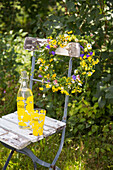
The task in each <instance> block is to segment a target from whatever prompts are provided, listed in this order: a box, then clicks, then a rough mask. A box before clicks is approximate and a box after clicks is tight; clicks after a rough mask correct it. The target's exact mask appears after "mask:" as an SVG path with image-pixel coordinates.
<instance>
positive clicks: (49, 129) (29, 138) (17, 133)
mask: <svg viewBox="0 0 113 170" xmlns="http://www.w3.org/2000/svg"><path fill="white" fill-rule="evenodd" d="M65 125H66V124H65V123H64V122H61V121H58V120H55V119H52V118H49V117H47V116H46V118H45V124H44V131H43V135H42V136H34V135H32V130H31V129H20V128H19V126H18V117H17V112H15V113H11V114H8V115H5V116H3V117H2V118H0V141H2V142H4V143H6V144H8V145H10V146H12V147H14V148H16V149H22V148H24V147H25V146H27V145H29V144H30V143H31V142H37V141H39V140H41V139H43V138H44V137H47V136H50V135H52V134H54V133H55V132H56V131H57V130H59V129H62V128H63V127H64V126H65Z"/></svg>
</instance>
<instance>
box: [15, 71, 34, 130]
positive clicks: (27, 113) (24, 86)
mask: <svg viewBox="0 0 113 170" xmlns="http://www.w3.org/2000/svg"><path fill="white" fill-rule="evenodd" d="M33 110H34V102H33V93H32V91H31V89H30V88H29V87H28V76H27V72H26V71H23V72H22V73H21V85H20V88H19V91H18V94H17V114H18V125H19V127H20V128H23V129H29V128H30V122H31V114H32V113H33Z"/></svg>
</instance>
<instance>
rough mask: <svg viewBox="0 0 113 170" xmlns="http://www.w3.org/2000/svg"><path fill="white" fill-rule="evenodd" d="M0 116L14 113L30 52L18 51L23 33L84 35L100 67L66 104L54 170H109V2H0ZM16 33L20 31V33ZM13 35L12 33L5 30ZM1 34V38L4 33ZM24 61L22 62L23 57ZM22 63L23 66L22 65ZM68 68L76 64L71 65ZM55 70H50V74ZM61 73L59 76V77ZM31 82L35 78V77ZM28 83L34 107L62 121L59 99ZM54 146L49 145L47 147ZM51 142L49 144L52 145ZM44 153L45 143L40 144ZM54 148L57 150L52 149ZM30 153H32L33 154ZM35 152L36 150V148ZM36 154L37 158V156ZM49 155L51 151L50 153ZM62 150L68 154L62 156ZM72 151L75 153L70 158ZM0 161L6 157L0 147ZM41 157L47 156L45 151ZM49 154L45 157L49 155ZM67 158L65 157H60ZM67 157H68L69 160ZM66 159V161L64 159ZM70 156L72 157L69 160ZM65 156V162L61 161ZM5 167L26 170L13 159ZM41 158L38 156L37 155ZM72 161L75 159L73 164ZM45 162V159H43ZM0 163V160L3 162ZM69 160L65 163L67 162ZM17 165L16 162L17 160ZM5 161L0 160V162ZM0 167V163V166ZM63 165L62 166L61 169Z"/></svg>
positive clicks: (112, 23)
mask: <svg viewBox="0 0 113 170" xmlns="http://www.w3.org/2000/svg"><path fill="white" fill-rule="evenodd" d="M0 10H1V13H0V23H1V24H0V39H1V41H0V63H1V65H0V113H1V114H7V113H9V112H12V111H14V110H15V108H16V93H17V90H18V87H19V85H18V79H19V73H20V72H21V70H22V69H26V70H27V71H28V72H29V71H30V68H29V66H30V56H31V55H30V53H27V52H26V51H25V50H23V42H24V38H25V36H27V33H26V31H27V32H28V35H29V36H38V37H43V38H44V37H48V36H50V35H53V36H54V37H56V35H58V34H59V33H64V32H65V31H70V30H73V33H75V34H77V35H83V36H84V35H89V36H91V37H92V38H93V39H94V41H95V42H96V43H95V44H94V48H95V50H96V54H97V55H98V57H99V59H100V63H99V64H98V65H97V66H96V71H95V73H94V75H93V76H92V78H91V79H90V81H87V83H86V90H84V92H82V94H81V95H75V94H74V95H73V97H72V99H70V102H69V115H68V122H69V123H68V126H67V140H68V142H69V141H71V142H73V145H72V143H70V144H71V146H70V145H69V146H68V145H66V144H65V146H66V147H65V152H62V155H61V161H59V162H60V165H62V164H63V162H64V165H62V168H63V169H64V168H65V169H66V168H67V169H72V168H73V169H75V167H76V168H80V165H81V166H82V168H84V167H85V169H102V168H104V169H112V168H113V158H112V157H113V156H112V153H113V147H112V146H113V142H112V138H113V97H112V96H113V95H112V94H113V62H112V61H113V31H112V30H113V2H112V0H79V1H74V0H67V1H62V0H58V1H47V0H42V1H36V0H31V1H28V0H24V1H18V0H17V1H12V0H7V1H4V0H2V1H1V2H0ZM20 29H23V30H24V32H23V31H22V30H20ZM10 30H13V31H10ZM19 30H20V31H19ZM6 32H7V33H6ZM26 56H27V57H26ZM25 63H26V64H25ZM73 65H74V68H75V69H76V68H77V66H78V61H77V62H74V63H73ZM57 68H58V70H59V67H57V66H56V69H57ZM61 73H62V72H61ZM35 76H36V78H37V75H35ZM38 87H39V84H38V85H37V84H34V89H33V92H34V100H35V105H36V106H38V107H44V108H46V109H47V110H48V115H50V116H53V117H55V118H59V119H61V118H62V115H63V108H64V102H63V101H64V96H63V95H61V94H59V93H56V94H54V95H52V92H51V91H50V90H48V91H44V92H39V89H38ZM55 142H56V141H54V140H53V143H55ZM53 143H52V144H53ZM52 144H51V146H52ZM41 146H42V150H44V148H45V150H46V151H47V147H48V148H49V146H48V145H47V147H46V144H45V145H43V144H42V145H41ZM57 147H58V146H57ZM33 148H34V146H33ZM33 148H32V149H33ZM69 148H70V150H68V149H69ZM38 149H39V150H40V147H38ZM39 150H38V151H37V154H39ZM51 150H52V151H53V148H52V149H51ZM67 150H68V152H67ZM75 151H76V153H77V154H75ZM1 153H3V155H2V154H0V156H1V159H0V160H1V161H2V159H3V158H4V155H6V154H8V152H7V151H6V150H3V148H2V152H1ZM46 153H47V152H46ZM52 153H53V152H50V154H51V155H52ZM66 153H67V156H66ZM70 154H71V155H70ZM69 155H70V156H69ZM72 155H73V157H72ZM65 156H66V158H67V161H65V160H64V159H65ZM18 157H19V155H16V156H15V157H14V160H13V161H12V162H16V163H15V164H13V163H12V162H10V168H12V169H18V167H19V168H20V169H21V168H22V169H23V168H24V169H26V167H28V169H30V168H31V169H32V168H33V167H32V165H31V166H30V165H29V163H28V162H29V160H26V163H25V167H24V165H22V164H21V162H22V161H23V160H24V159H25V157H22V159H20V161H19V159H18ZM41 157H42V158H43V155H41ZM75 157H77V160H76V159H74V158H75ZM47 158H48V157H47ZM4 159H5V158H4ZM72 159H73V160H74V162H71V161H70V160H72ZM17 160H18V161H17ZM4 162H5V160H4ZM1 165H3V163H2V162H1ZM65 165H66V166H65ZM2 167H3V166H1V168H2Z"/></svg>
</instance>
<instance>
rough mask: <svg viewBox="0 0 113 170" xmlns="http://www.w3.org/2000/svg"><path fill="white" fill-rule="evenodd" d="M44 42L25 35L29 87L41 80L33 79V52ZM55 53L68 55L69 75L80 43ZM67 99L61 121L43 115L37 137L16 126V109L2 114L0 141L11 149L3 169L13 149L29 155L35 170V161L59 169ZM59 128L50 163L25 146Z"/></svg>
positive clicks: (78, 53) (66, 99)
mask: <svg viewBox="0 0 113 170" xmlns="http://www.w3.org/2000/svg"><path fill="white" fill-rule="evenodd" d="M46 42H47V40H46V39H37V38H32V37H27V38H26V39H25V44H24V48H25V49H27V50H30V51H33V57H32V68H31V77H30V88H31V89H32V86H33V81H39V82H41V80H38V79H34V69H35V55H34V53H35V50H38V49H37V45H38V46H41V45H43V44H44V43H46ZM56 54H59V55H65V56H69V69H68V77H70V76H71V70H72V58H73V57H79V55H80V45H79V44H78V43H69V44H68V46H66V47H65V48H60V47H59V48H58V49H57V50H56ZM68 99H69V96H68V95H66V96H65V105H64V115H63V118H62V120H61V121H59V120H56V119H53V118H50V117H47V116H46V117H45V123H44V131H43V135H42V136H38V137H37V136H33V134H32V130H25V129H20V128H19V127H18V118H17V111H16V112H14V113H10V114H7V115H5V116H2V118H0V141H1V143H2V144H3V145H4V146H5V147H7V148H9V149H11V153H10V154H9V157H8V159H7V161H6V163H5V165H4V167H3V170H5V169H6V167H7V165H8V163H9V161H10V159H11V157H12V155H13V153H14V151H16V152H19V153H22V154H25V155H27V156H29V157H30V158H31V159H32V161H33V164H34V169H35V170H36V169H37V165H36V163H38V164H40V165H42V166H45V167H48V168H49V169H50V170H51V169H55V170H60V168H58V167H57V166H55V164H56V161H57V160H58V157H59V155H60V153H61V150H62V147H63V144H64V138H65V130H66V119H67V108H68ZM59 130H62V137H61V143H60V146H59V149H58V152H57V154H56V156H55V158H54V160H53V162H52V163H51V164H50V163H47V162H44V161H42V160H40V159H39V158H37V157H36V156H35V155H34V154H33V152H32V151H31V150H29V149H28V148H27V146H28V145H29V144H30V143H34V142H37V141H39V140H41V139H43V138H45V137H48V136H50V135H52V134H54V133H56V132H57V131H59Z"/></svg>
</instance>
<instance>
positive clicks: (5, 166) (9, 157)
mask: <svg viewBox="0 0 113 170" xmlns="http://www.w3.org/2000/svg"><path fill="white" fill-rule="evenodd" d="M14 151H15V150H12V151H11V152H10V154H9V156H8V158H7V161H6V163H5V165H4V167H3V170H6V168H7V165H8V164H9V161H10V159H11V157H12V155H13V153H14Z"/></svg>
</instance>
